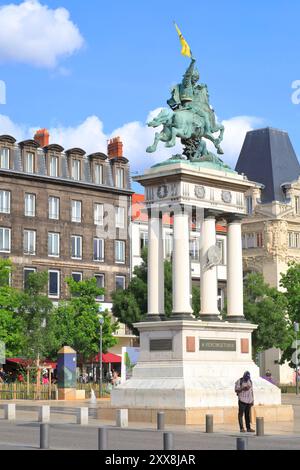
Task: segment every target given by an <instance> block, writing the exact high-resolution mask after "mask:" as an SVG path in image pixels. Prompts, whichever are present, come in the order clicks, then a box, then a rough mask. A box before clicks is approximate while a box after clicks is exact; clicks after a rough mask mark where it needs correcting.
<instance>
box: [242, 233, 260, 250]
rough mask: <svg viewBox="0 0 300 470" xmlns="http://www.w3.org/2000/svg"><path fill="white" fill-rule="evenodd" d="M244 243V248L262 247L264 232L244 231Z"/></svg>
mask: <svg viewBox="0 0 300 470" xmlns="http://www.w3.org/2000/svg"><path fill="white" fill-rule="evenodd" d="M242 245H243V248H244V249H247V248H262V247H263V234H262V233H261V232H258V233H244V234H243V236H242Z"/></svg>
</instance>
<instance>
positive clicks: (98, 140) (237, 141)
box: [0, 109, 263, 172]
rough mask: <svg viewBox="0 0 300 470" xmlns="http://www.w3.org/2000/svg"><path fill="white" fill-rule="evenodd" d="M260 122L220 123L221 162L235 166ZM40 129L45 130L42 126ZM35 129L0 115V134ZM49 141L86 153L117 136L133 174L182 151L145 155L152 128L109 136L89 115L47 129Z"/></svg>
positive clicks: (133, 125) (128, 127)
mask: <svg viewBox="0 0 300 470" xmlns="http://www.w3.org/2000/svg"><path fill="white" fill-rule="evenodd" d="M159 111H160V109H155V110H153V111H151V113H149V115H148V117H147V119H146V122H148V121H149V120H150V119H151V118H153V116H156V115H157V114H158V112H159ZM262 123H263V121H262V120H261V119H259V118H256V117H251V116H237V117H233V118H231V119H228V120H225V121H223V124H224V126H225V134H224V141H223V143H222V147H223V150H224V153H225V154H224V156H223V157H224V161H225V162H226V163H228V164H230V165H231V166H232V167H234V165H235V163H236V160H237V158H238V156H239V153H240V150H241V147H242V144H243V141H244V138H245V135H246V132H248V131H250V130H252V129H254V128H255V127H257V126H258V125H261V124H262ZM41 127H44V126H43V124H42V123H41ZM37 129H38V127H32V126H31V127H26V126H24V125H20V124H16V123H14V122H13V121H11V119H10V118H9V117H8V116H3V115H0V135H1V134H10V135H13V136H14V137H15V138H16V139H17V140H19V141H20V140H23V139H28V138H32V137H33V135H34V133H35V131H36V130H37ZM49 132H50V142H51V143H58V144H60V145H62V146H63V147H64V148H65V149H69V148H72V147H81V148H83V149H84V150H85V151H86V152H87V153H88V154H89V153H93V152H97V151H100V152H104V153H106V151H107V140H108V139H109V138H111V137H113V136H117V135H119V136H120V137H121V139H122V141H123V144H124V155H125V156H126V157H127V158H128V159H129V161H130V164H131V169H132V171H139V172H141V171H143V170H145V169H146V168H149V167H150V166H151V165H154V164H155V163H157V162H159V161H162V160H166V159H167V158H170V157H171V156H172V155H174V154H176V153H180V152H181V145H180V144H179V143H178V144H177V145H176V147H173V148H171V149H168V148H166V147H165V146H164V143H163V142H160V143H159V144H158V148H157V151H156V152H155V153H152V154H149V153H147V152H146V148H147V146H148V145H151V144H152V142H153V140H154V134H155V129H153V128H149V127H148V126H147V124H146V123H142V122H139V121H133V122H129V123H126V124H124V125H123V126H121V127H119V128H118V129H115V130H114V131H113V132H112V133H111V134H106V133H105V132H104V130H103V122H102V121H101V120H100V119H99V117H97V116H89V117H88V118H87V119H85V120H84V121H83V122H82V123H79V124H78V125H77V126H74V127H64V126H63V125H61V126H57V127H53V128H50V129H49Z"/></svg>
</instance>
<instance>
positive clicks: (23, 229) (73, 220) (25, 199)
mask: <svg viewBox="0 0 300 470" xmlns="http://www.w3.org/2000/svg"><path fill="white" fill-rule="evenodd" d="M49 139H50V136H49V133H48V131H47V130H46V129H41V130H40V131H38V132H37V133H36V134H35V136H34V138H33V139H32V140H26V141H23V142H18V143H17V142H16V139H15V138H14V137H13V136H9V135H2V136H0V257H1V258H10V259H11V260H12V262H13V264H14V270H13V272H12V278H11V282H12V285H13V286H15V287H17V288H22V287H23V286H24V285H25V284H26V279H27V277H28V275H29V273H31V272H36V271H47V272H48V274H49V284H48V295H49V297H50V298H51V299H53V301H55V302H56V301H59V300H60V299H64V298H65V297H66V296H67V295H68V292H67V285H66V283H65V282H64V280H65V278H66V277H67V276H72V277H73V278H74V279H75V280H81V279H85V278H88V277H91V276H95V277H96V279H97V283H98V285H99V287H100V286H101V287H104V288H105V295H104V296H102V297H101V298H99V301H101V303H102V305H103V308H110V307H111V293H112V292H113V291H114V290H115V289H117V288H125V287H126V286H127V285H128V282H129V278H130V261H131V252H130V250H131V247H130V240H129V237H128V224H129V215H128V214H129V208H130V205H131V195H132V191H131V180H130V169H129V162H128V160H127V159H126V158H125V157H124V156H123V144H122V142H121V141H120V139H119V138H118V137H116V138H114V139H111V140H110V141H109V142H108V150H107V155H105V154H104V153H101V152H98V153H93V154H91V155H86V152H85V151H84V150H83V149H81V148H72V149H68V150H64V149H63V148H62V147H61V146H60V145H58V144H55V143H51V144H49Z"/></svg>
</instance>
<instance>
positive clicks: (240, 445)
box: [236, 437, 248, 450]
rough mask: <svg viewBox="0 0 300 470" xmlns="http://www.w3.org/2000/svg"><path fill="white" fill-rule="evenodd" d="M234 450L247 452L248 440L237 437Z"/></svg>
mask: <svg viewBox="0 0 300 470" xmlns="http://www.w3.org/2000/svg"><path fill="white" fill-rule="evenodd" d="M236 450H248V439H245V438H244V437H238V438H237V440H236Z"/></svg>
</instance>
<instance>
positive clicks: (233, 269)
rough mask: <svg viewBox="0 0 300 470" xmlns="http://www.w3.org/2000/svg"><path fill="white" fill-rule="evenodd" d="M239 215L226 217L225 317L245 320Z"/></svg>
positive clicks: (234, 320)
mask: <svg viewBox="0 0 300 470" xmlns="http://www.w3.org/2000/svg"><path fill="white" fill-rule="evenodd" d="M241 222H242V220H241V216H239V215H234V214H233V215H229V216H228V218H227V319H228V321H232V322H239V321H245V318H244V305H243V253H242V229H241V225H242V224H241Z"/></svg>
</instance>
